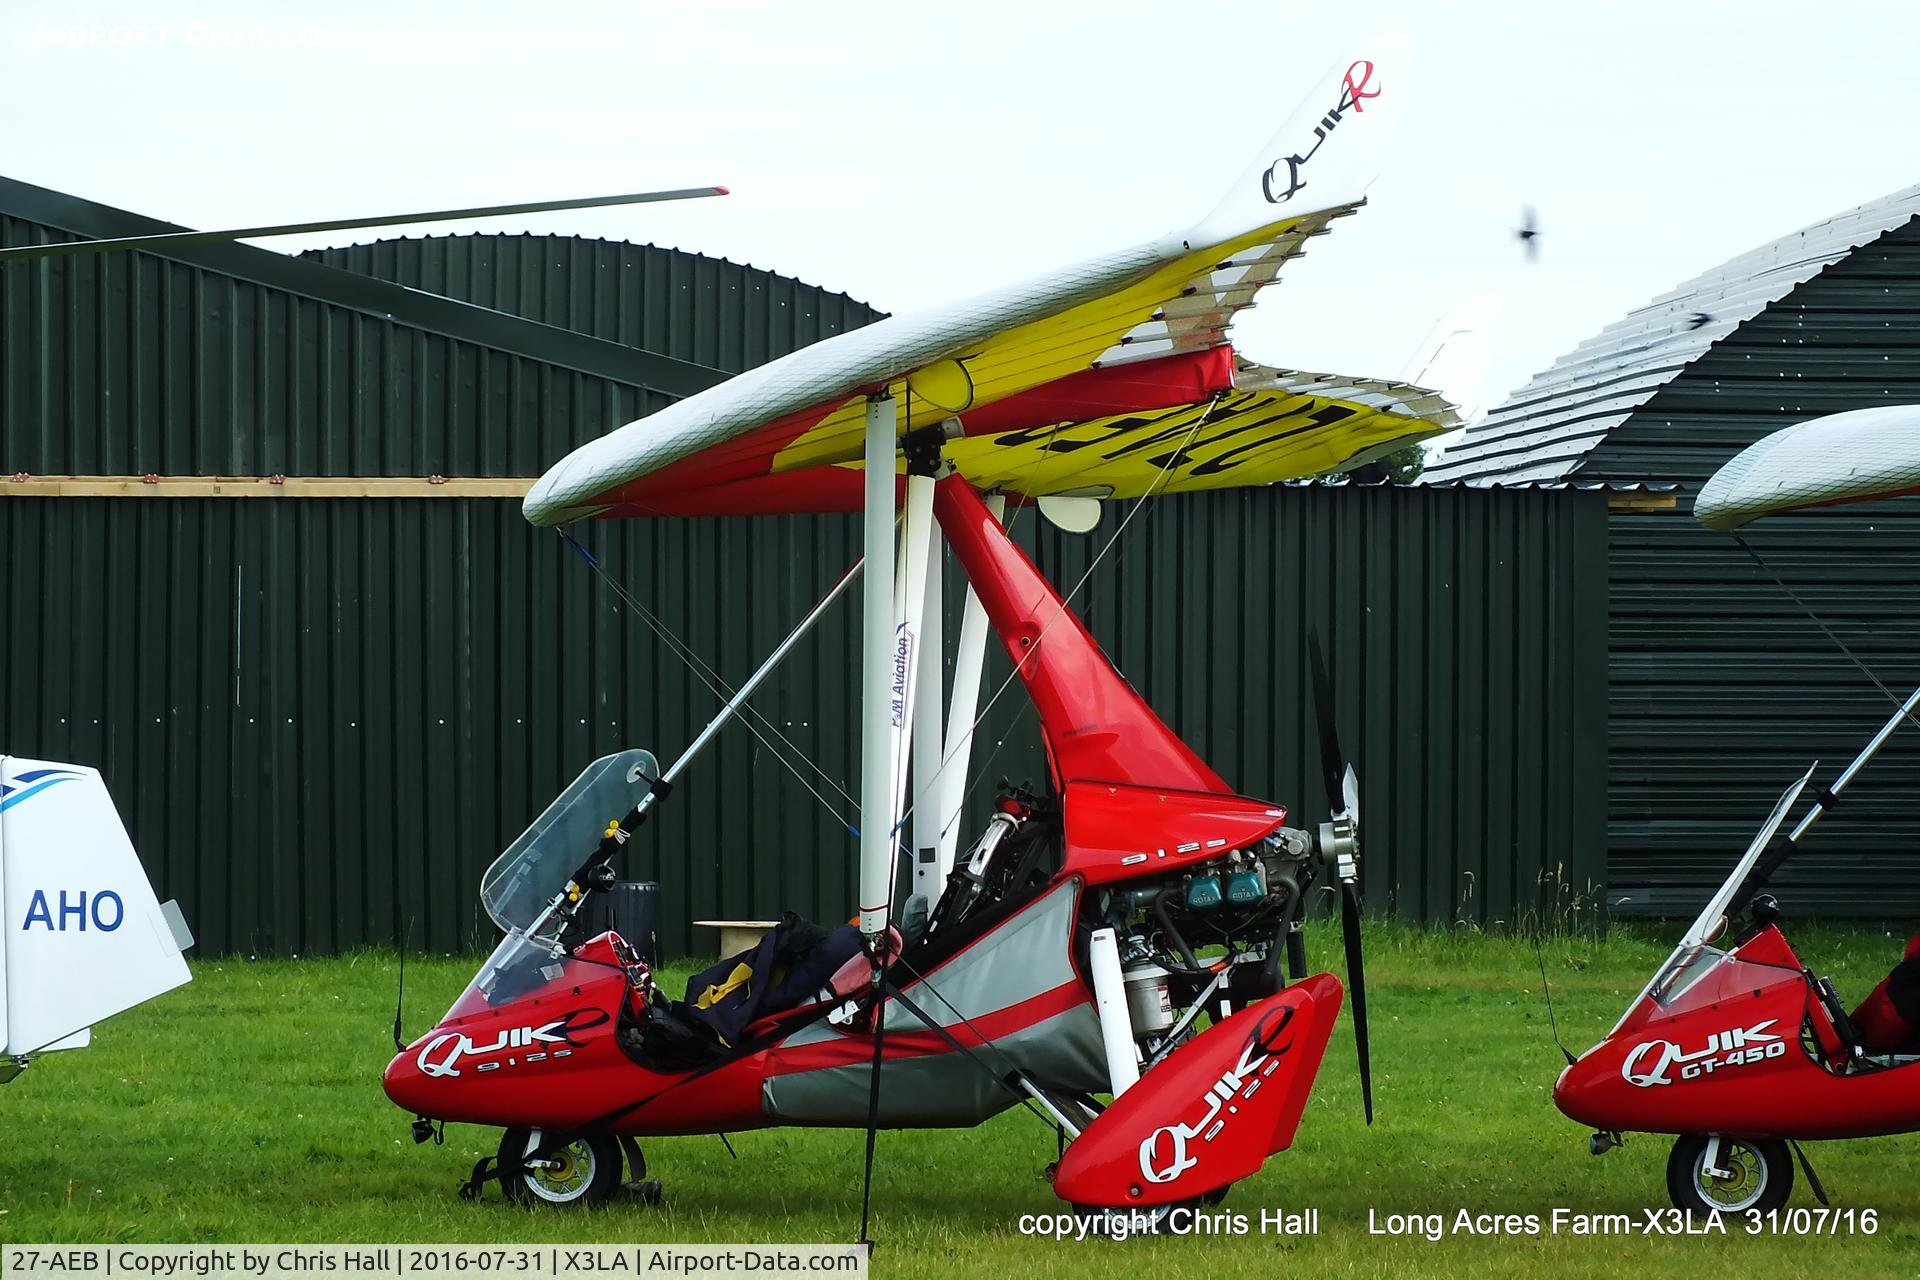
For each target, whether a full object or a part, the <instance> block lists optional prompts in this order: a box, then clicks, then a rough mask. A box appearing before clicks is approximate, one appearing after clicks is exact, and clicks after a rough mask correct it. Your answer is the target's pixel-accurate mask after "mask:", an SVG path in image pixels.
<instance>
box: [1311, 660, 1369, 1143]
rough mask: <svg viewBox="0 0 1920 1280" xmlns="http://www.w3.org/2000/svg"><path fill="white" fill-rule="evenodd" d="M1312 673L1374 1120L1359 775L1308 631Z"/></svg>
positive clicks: (1325, 838) (1325, 829)
mask: <svg viewBox="0 0 1920 1280" xmlns="http://www.w3.org/2000/svg"><path fill="white" fill-rule="evenodd" d="M1307 661H1308V665H1309V667H1310V669H1311V674H1312V677H1313V709H1314V717H1315V719H1316V720H1317V721H1318V722H1319V726H1320V759H1321V763H1322V767H1323V768H1324V769H1325V770H1326V785H1327V811H1328V813H1329V814H1330V815H1332V816H1330V817H1329V818H1328V819H1327V821H1325V822H1323V823H1321V824H1320V833H1319V847H1320V857H1321V859H1322V860H1323V861H1324V862H1326V864H1327V865H1328V866H1329V867H1331V868H1332V869H1333V873H1334V878H1335V879H1336V880H1338V881H1339V883H1340V933H1341V938H1342V940H1343V941H1344V942H1345V944H1346V951H1347V987H1348V992H1349V995H1350V996H1351V998H1352V1000H1353V1047H1354V1051H1355V1053H1356V1055H1357V1056H1358V1058H1359V1062H1360V1099H1361V1103H1362V1105H1363V1106H1364V1107H1365V1108H1366V1113H1367V1123H1368V1124H1372V1123H1373V1060H1372V1056H1371V1054H1370V1053H1369V1051H1368V1041H1367V973H1366V961H1365V958H1364V956H1363V955H1362V954H1361V946H1360V776H1359V775H1358V774H1357V773H1355V772H1354V769H1353V765H1351V764H1350V763H1348V762H1347V758H1346V756H1345V755H1343V754H1342V753H1341V750H1340V735H1339V732H1338V731H1337V730H1336V728H1335V727H1334V719H1333V681H1332V680H1330V679H1329V678H1328V676H1327V659H1326V655H1325V654H1324V653H1322V652H1321V649H1320V637H1319V635H1318V634H1317V633H1313V632H1309V633H1308V635H1307Z"/></svg>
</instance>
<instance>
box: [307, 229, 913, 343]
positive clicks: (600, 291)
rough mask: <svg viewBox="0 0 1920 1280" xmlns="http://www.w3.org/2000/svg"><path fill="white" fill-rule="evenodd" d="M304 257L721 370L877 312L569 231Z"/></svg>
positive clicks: (721, 262) (840, 298) (784, 281)
mask: <svg viewBox="0 0 1920 1280" xmlns="http://www.w3.org/2000/svg"><path fill="white" fill-rule="evenodd" d="M304 256H305V257H307V258H310V259H312V260H314V261H317V262H324V263H326V264H327V265H328V266H333V267H344V268H346V269H347V270H349V271H353V272H356V273H358V274H360V275H365V276H372V277H375V278H377V279H380V280H391V281H393V282H394V283H395V284H401V285H405V286H407V287H408V288H411V289H425V290H427V291H428V292H431V293H437V294H444V295H445V296H447V297H450V298H458V299H460V300H461V301H462V302H471V303H475V304H477V305H479V306H483V307H491V308H493V309H495V310H498V311H504V312H507V313H508V314H509V315H516V316H524V317H526V318H527V319H529V320H537V321H539V322H540V323H542V324H549V325H556V326H558V327H560V328H563V329H568V330H571V331H573V332H575V333H584V334H587V335H589V336H591V337H595V338H602V339H605V340H606V341H608V342H619V343H624V344H625V345H627V346H630V347H637V348H639V349H641V350H643V351H655V352H660V353H662V354H665V355H669V356H673V357H675V358H676V359H680V360H688V361H692V362H694V363H696V364H703V365H709V366H711V367H713V368H716V369H724V370H726V371H727V372H728V373H738V372H740V371H741V370H743V369H750V368H752V367H753V366H754V365H757V364H765V363H766V362H767V361H769V360H773V359H776V358H777V357H780V356H783V355H786V354H787V353H788V352H789V351H797V350H798V349H800V348H801V347H804V346H807V345H809V344H810V343H814V342H817V341H819V340H820V339H821V338H823V337H828V336H830V335H832V334H836V333H843V332H845V331H846V330H848V329H857V328H859V327H860V326H861V325H864V324H871V323H872V322H873V321H875V320H877V319H879V318H880V317H881V315H883V314H884V313H883V312H879V311H875V310H874V309H873V308H872V307H870V306H868V305H867V304H866V303H864V302H859V301H856V300H855V299H853V298H849V297H848V296H847V295H846V294H844V293H830V292H828V291H827V290H825V289H821V288H817V287H816V286H814V285H810V284H803V283H802V282H800V281H798V280H795V279H793V278H792V277H790V276H783V275H777V274H775V273H774V272H771V271H763V270H761V269H759V268H757V267H752V266H748V265H746V264H744V263H736V262H728V261H726V260H725V259H723V258H710V257H707V256H705V255H703V254H698V253H682V252H680V251H679V250H676V249H662V248H659V247H657V246H655V245H650V244H627V243H625V242H622V241H612V240H584V239H581V238H580V237H578V236H524V235H522V236H429V237H424V238H412V239H403V240H380V241H376V242H374V243H372V244H364V245H354V246H352V247H350V248H345V249H316V250H314V251H313V252H311V253H308V254H305V255H304Z"/></svg>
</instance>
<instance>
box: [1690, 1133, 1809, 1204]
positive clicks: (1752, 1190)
mask: <svg viewBox="0 0 1920 1280" xmlns="http://www.w3.org/2000/svg"><path fill="white" fill-rule="evenodd" d="M1707 1144H1708V1139H1706V1138H1704V1137H1700V1136H1697V1135H1688V1136H1686V1137H1683V1138H1679V1139H1677V1140H1676V1141H1675V1142H1674V1144H1673V1153H1672V1154H1671V1155H1669V1156H1668V1157H1667V1194H1668V1195H1670V1196H1672V1197H1673V1203H1674V1206H1675V1207H1676V1208H1680V1209H1686V1210H1689V1211H1691V1212H1693V1213H1699V1214H1705V1213H1706V1212H1707V1211H1708V1210H1714V1211H1717V1212H1719V1213H1745V1212H1747V1211H1748V1210H1753V1211H1754V1212H1757V1213H1767V1212H1770V1211H1772V1210H1774V1209H1778V1208H1780V1207H1781V1206H1782V1205H1784V1204H1786V1202H1787V1196H1788V1195H1789V1194H1790V1193H1791V1192H1792V1191H1793V1154H1792V1153H1791V1152H1789V1151H1788V1150H1787V1144H1786V1143H1784V1142H1782V1141H1780V1140H1779V1139H1777V1138H1722V1139H1720V1154H1719V1158H1718V1160H1717V1162H1716V1163H1717V1164H1718V1165H1719V1172H1718V1173H1709V1172H1708V1171H1707Z"/></svg>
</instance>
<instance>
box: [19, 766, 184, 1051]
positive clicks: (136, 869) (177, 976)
mask: <svg viewBox="0 0 1920 1280" xmlns="http://www.w3.org/2000/svg"><path fill="white" fill-rule="evenodd" d="M0 902H3V903H4V904H5V911H6V917H5V920H4V921H3V922H0V929H3V930H4V932H0V939H4V945H3V946H0V990H3V991H4V993H5V994H4V1002H3V1003H0V1018H4V1021H5V1026H6V1041H5V1044H4V1045H0V1053H5V1054H7V1055H8V1056H12V1057H18V1056H19V1055H21V1054H28V1053H41V1052H45V1051H48V1050H51V1049H55V1048H75V1047H78V1044H82V1043H85V1040H84V1038H83V1036H82V1033H83V1032H84V1031H85V1030H86V1028H88V1027H90V1026H92V1025H93V1024H94V1023H96V1022H98V1021H100V1020H101V1019H102V1018H107V1017H111V1016H112V1015H114V1014H116V1013H119V1012H120V1011H122V1010H123V1009H130V1008H132V1007H133V1006H134V1005H136V1004H139V1003H140V1002H141V1001H143V1000H150V999H152V998H153V997H154V996H157V995H159V994H160V993H161V992H163V991H171V990H173V988H175V987H177V986H180V985H181V984H182V983H184V982H186V981H188V979H189V978H190V977H191V975H190V974H189V973H188V971H187V964H186V961H184V960H183V959H181V958H180V947H179V945H178V944H177V943H176V941H175V937H174V930H173V928H172V927H171V926H170V925H169V923H168V920H167V916H166V913H165V912H163V911H162V910H161V907H160V904H159V903H158V902H157V901H155V900H154V893H153V888H152V886H151V885H149V884H148V883H147V877H146V872H145V871H144V870H143V869H142V868H141V866H140V859H139V858H138V857H137V856H135V854H134V852H133V842H132V841H131V840H129V839H128V838H127V831H126V828H125V827H123V826H121V825H120V815H119V814H118V813H117V812H116V811H115V810H114V807H113V800H112V798H111V797H109V796H108V795H107V788H106V784H105V783H104V782H102V781H101V780H100V775H99V773H98V772H96V771H95V770H92V769H88V768H84V767H82V766H79V765H70V764H57V763H54V762H52V761H47V760H23V759H19V758H17V757H12V756H0ZM63 1041H67V1042H69V1043H62V1042H63ZM76 1042H77V1043H76Z"/></svg>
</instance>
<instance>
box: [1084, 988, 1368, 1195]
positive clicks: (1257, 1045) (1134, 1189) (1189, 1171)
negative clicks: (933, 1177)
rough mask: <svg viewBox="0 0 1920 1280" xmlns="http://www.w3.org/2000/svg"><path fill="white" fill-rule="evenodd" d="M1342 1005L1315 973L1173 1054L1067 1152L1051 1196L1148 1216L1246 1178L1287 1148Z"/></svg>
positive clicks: (1335, 991) (1337, 993)
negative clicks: (1148, 1211) (1160, 1207)
mask: <svg viewBox="0 0 1920 1280" xmlns="http://www.w3.org/2000/svg"><path fill="white" fill-rule="evenodd" d="M1341 995H1342V992H1341V988H1340V980H1339V979H1338V978H1335V977H1334V976H1333V975H1332V974H1330V973H1323V974H1318V975H1316V976H1314V977H1311V978H1308V979H1307V980H1306V981H1304V982H1301V983H1298V984H1297V985H1295V986H1291V987H1288V988H1287V989H1286V990H1284V991H1280V992H1277V993H1275V994H1274V995H1271V996H1268V997H1267V998H1266V999H1264V1000H1261V1001H1259V1002H1257V1003H1255V1004H1251V1005H1248V1006H1247V1007H1246V1008H1244V1009H1242V1010H1240V1012H1238V1013H1236V1014H1234V1015H1233V1016H1232V1017H1230V1018H1228V1019H1227V1020H1226V1021H1224V1022H1219V1023H1215V1024H1214V1025H1213V1026H1211V1027H1209V1028H1207V1029H1206V1030H1205V1031H1203V1032H1201V1033H1200V1034H1199V1035H1198V1036H1195V1037H1194V1038H1193V1039H1192V1040H1189V1041H1188V1042H1187V1043H1185V1044H1183V1045H1181V1046H1180V1047H1179V1048H1178V1049H1175V1050H1174V1051H1173V1052H1172V1053H1170V1054H1168V1055H1167V1060H1166V1061H1165V1062H1163V1063H1161V1064H1160V1065H1159V1066H1157V1067H1155V1068H1154V1069H1153V1070H1151V1071H1149V1072H1148V1073H1147V1074H1146V1075H1144V1076H1142V1077H1141V1078H1140V1081H1139V1083H1137V1084H1135V1085H1134V1086H1133V1087H1132V1088H1130V1089H1128V1090H1127V1091H1126V1092H1125V1093H1123V1094H1121V1095H1120V1097H1118V1098H1117V1099H1115V1100H1114V1103H1113V1105H1112V1106H1110V1107H1108V1108H1107V1109H1106V1110H1105V1111H1103V1112H1101V1113H1100V1115H1099V1117H1098V1118H1097V1119H1095V1120H1094V1121H1093V1123H1092V1124H1089V1125H1088V1126H1087V1127H1086V1129H1085V1131H1084V1132H1082V1133H1081V1135H1080V1136H1079V1137H1078V1138H1075V1139H1074V1140H1073V1142H1072V1143H1071V1144H1070V1145H1069V1146H1068V1147H1067V1150H1066V1154H1065V1155H1064V1156H1062V1157H1061V1160H1060V1167H1059V1169H1058V1170H1057V1171H1056V1172H1055V1174H1054V1178H1053V1190H1054V1194H1056V1195H1058V1196H1059V1197H1060V1198H1061V1199H1063V1200H1066V1201H1069V1202H1071V1203H1073V1204H1085V1205H1096V1206H1100V1207H1103V1208H1114V1209H1124V1208H1133V1207H1139V1208H1148V1207H1151V1206H1154V1205H1162V1204H1171V1203H1174V1202H1176V1201H1180V1200H1190V1199H1192V1198H1194V1197H1195V1196H1200V1195H1204V1194H1206V1193H1207V1192H1209V1191H1217V1190H1218V1189H1220V1188H1221V1187H1224V1186H1226V1185H1227V1184H1229V1183H1232V1182H1237V1181H1239V1180H1240V1179H1241V1178H1245V1177H1247V1176H1249V1175H1250V1174H1252V1173H1254V1172H1255V1171H1257V1170H1258V1169H1259V1168H1260V1165H1261V1164H1262V1163H1263V1162H1264V1161H1265V1160H1266V1158H1267V1157H1268V1156H1270V1155H1272V1154H1274V1153H1275V1152H1278V1151H1284V1150H1286V1149H1287V1147H1289V1146H1291V1145H1292V1143H1293V1136H1294V1133H1295V1132H1296V1131H1297V1130H1298V1129H1299V1127H1300V1116H1301V1113H1302V1112H1303V1111H1304V1110H1305V1108H1306V1105H1307V1094H1308V1093H1309V1092H1310V1091H1311V1090H1312V1088H1313V1080H1314V1077H1315V1075H1317V1074H1318V1073H1319V1070H1320V1059H1321V1057H1322V1056H1324V1055H1325V1053H1326V1050H1327V1037H1328V1036H1330V1035H1331V1034H1332V1033H1333V1020H1334V1017H1335V1015H1337V1014H1338V1013H1339V1012H1340V1000H1341Z"/></svg>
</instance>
